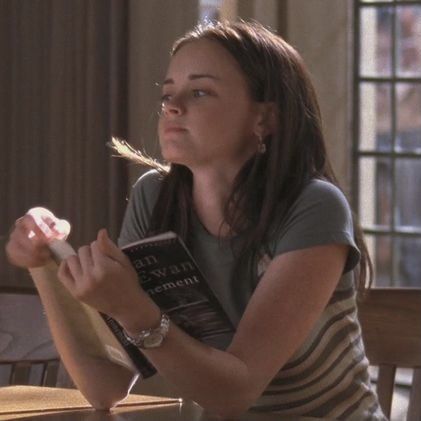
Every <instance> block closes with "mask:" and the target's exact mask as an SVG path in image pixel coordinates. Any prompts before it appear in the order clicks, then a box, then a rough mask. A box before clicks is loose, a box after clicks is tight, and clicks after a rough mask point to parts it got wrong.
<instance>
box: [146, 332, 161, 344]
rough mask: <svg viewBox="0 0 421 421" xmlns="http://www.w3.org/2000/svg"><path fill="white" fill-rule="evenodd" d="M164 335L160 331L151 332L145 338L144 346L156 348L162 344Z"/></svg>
mask: <svg viewBox="0 0 421 421" xmlns="http://www.w3.org/2000/svg"><path fill="white" fill-rule="evenodd" d="M163 339H164V337H163V335H162V333H160V332H151V334H150V335H148V336H147V337H146V338H144V339H143V346H144V348H156V347H157V346H159V345H161V343H162V341H163Z"/></svg>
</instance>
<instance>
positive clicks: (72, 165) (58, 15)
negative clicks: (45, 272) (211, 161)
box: [0, 0, 128, 287]
mask: <svg viewBox="0 0 421 421" xmlns="http://www.w3.org/2000/svg"><path fill="white" fill-rule="evenodd" d="M127 21H128V2H127V1H125V0H72V1H68V0H30V1H29V0H26V1H14V0H0V57H1V65H0V107H1V108H0V109H1V112H0V144H1V149H0V171H1V174H0V201H1V206H0V235H1V244H0V245H1V252H0V284H1V285H14V286H28V287H31V285H32V284H31V281H30V279H29V276H28V275H27V274H26V273H25V271H22V270H17V269H14V268H13V267H12V266H11V265H9V264H8V263H7V262H6V258H5V253H4V245H5V243H6V241H7V237H8V232H9V228H10V227H11V226H12V225H13V223H14V221H15V220H16V219H17V218H18V217H19V216H21V215H23V214H24V213H25V212H26V210H28V209H29V208H31V207H34V206H46V207H48V208H50V209H51V210H52V211H53V212H54V213H56V214H57V215H58V216H60V217H64V218H66V219H68V220H69V221H70V222H71V223H72V234H71V237H70V238H69V240H70V241H71V243H72V244H73V245H74V246H75V247H78V246H80V245H83V244H86V243H89V242H90V241H92V240H93V239H94V238H95V236H96V233H97V231H98V229H99V228H101V227H106V228H108V229H109V232H110V235H111V236H112V237H113V238H114V239H116V237H117V233H118V230H119V226H120V224H121V219H122V215H123V212H124V208H125V205H126V197H127V194H128V192H127V186H128V181H127V166H126V164H125V163H124V162H123V161H121V160H119V159H117V158H112V157H111V155H112V154H111V151H110V150H109V149H108V148H107V147H106V143H107V142H108V141H109V140H110V137H111V135H114V136H121V137H126V136H127V124H128V123H127V92H128V89H127V72H128V70H127V63H128V58H127V56H128V53H127V45H128V27H127Z"/></svg>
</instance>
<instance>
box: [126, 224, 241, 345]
mask: <svg viewBox="0 0 421 421" xmlns="http://www.w3.org/2000/svg"><path fill="white" fill-rule="evenodd" d="M122 250H123V252H124V253H125V254H126V255H127V256H128V257H129V259H130V260H131V262H132V264H133V266H134V268H135V269H136V271H137V273H138V276H139V282H140V285H141V286H142V288H143V289H144V290H145V291H146V292H147V293H148V294H149V296H150V297H151V298H152V299H153V300H154V301H155V303H156V304H157V305H158V306H159V307H160V309H161V310H162V311H163V312H165V313H167V314H168V316H169V317H170V319H171V321H172V322H173V323H175V324H176V325H177V326H178V327H180V328H181V329H183V330H184V331H185V332H187V333H188V334H189V335H191V336H193V337H194V338H196V339H198V340H200V341H206V340H207V339H214V338H215V337H218V336H221V335H226V334H227V333H231V332H233V331H234V327H233V325H232V323H231V321H230V319H229V318H228V316H227V314H226V313H225V311H224V309H223V308H222V306H221V304H220V303H219V301H218V299H217V298H216V296H215V294H214V292H213V291H212V289H211V288H210V287H209V285H208V283H207V281H206V280H205V277H204V276H203V274H202V273H201V271H200V269H199V267H198V265H197V264H196V262H195V260H194V259H193V257H192V255H191V254H190V252H189V251H188V249H187V247H186V246H185V245H184V243H183V242H182V240H181V239H180V238H179V237H178V236H177V234H175V233H173V232H166V233H163V234H159V235H157V236H154V237H149V238H146V239H143V240H140V241H138V242H136V243H132V244H129V245H127V246H125V247H122Z"/></svg>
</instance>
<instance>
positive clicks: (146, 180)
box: [133, 170, 164, 192]
mask: <svg viewBox="0 0 421 421" xmlns="http://www.w3.org/2000/svg"><path fill="white" fill-rule="evenodd" d="M163 177H164V176H163V175H161V174H160V173H159V172H158V171H157V170H150V171H147V172H146V173H144V174H142V175H141V176H140V177H139V178H138V179H137V180H136V182H135V183H134V185H133V191H135V192H138V191H144V192H152V191H155V190H159V188H160V187H161V184H162V180H163Z"/></svg>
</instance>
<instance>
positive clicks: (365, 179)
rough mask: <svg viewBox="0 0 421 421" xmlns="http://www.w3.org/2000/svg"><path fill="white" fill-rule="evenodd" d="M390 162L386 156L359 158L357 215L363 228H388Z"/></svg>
mask: <svg viewBox="0 0 421 421" xmlns="http://www.w3.org/2000/svg"><path fill="white" fill-rule="evenodd" d="M391 173H392V162H391V160H390V159H387V158H361V159H360V180H359V199H360V209H359V217H360V221H361V224H362V225H363V227H365V228H369V227H373V226H382V227H383V228H390V224H391V209H392V206H391V199H392V174H391Z"/></svg>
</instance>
